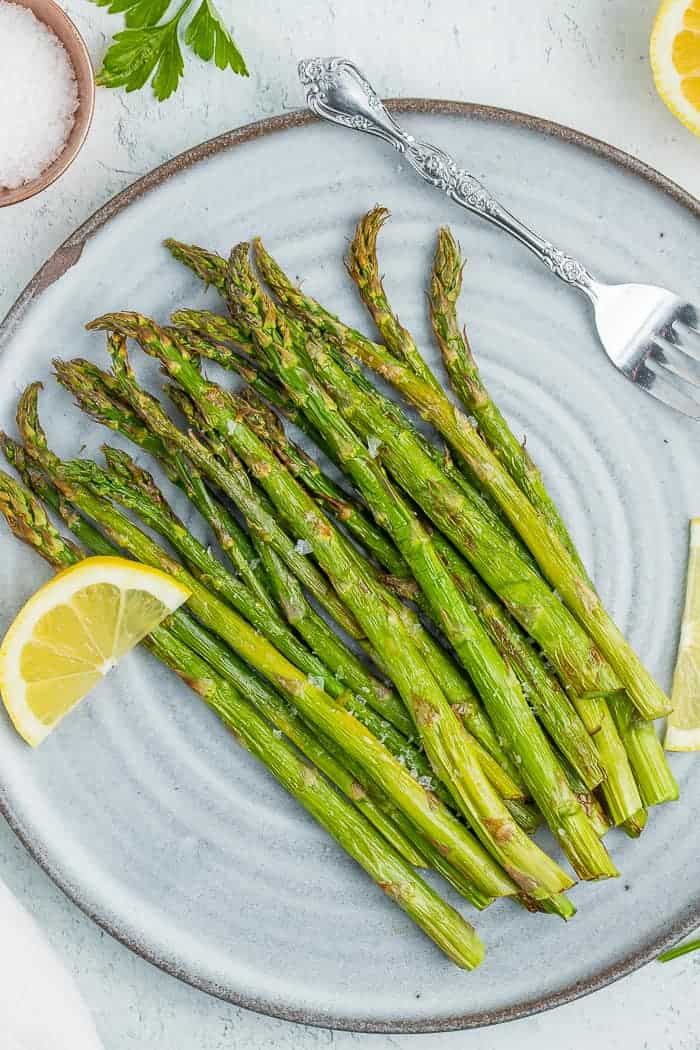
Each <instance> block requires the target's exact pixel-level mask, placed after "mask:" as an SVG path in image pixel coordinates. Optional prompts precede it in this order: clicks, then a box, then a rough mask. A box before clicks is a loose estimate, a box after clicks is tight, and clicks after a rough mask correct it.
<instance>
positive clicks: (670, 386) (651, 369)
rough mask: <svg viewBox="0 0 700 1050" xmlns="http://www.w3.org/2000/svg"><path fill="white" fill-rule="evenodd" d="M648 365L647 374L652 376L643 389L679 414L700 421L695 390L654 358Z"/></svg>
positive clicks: (650, 359)
mask: <svg viewBox="0 0 700 1050" xmlns="http://www.w3.org/2000/svg"><path fill="white" fill-rule="evenodd" d="M646 365H647V374H648V373H651V375H649V377H648V382H647V383H646V384H645V385H644V387H643V388H642V389H644V390H646V392H647V394H651V396H652V397H655V398H657V400H659V401H663V402H664V404H666V405H670V407H671V408H675V409H676V411H677V412H682V413H683V415H685V416H690V418H691V419H700V400H699V399H698V398H696V397H695V396H694V395H695V388H694V387H692V386H689V385H688V384H687V383H686V382H685V381H684V380H683V379H680V378H679V377H678V376H676V375H674V373H673V372H669V371H667V370H666V369H664V368H663V366H661V365H660V364H659V362H658V361H655V360H654V359H653V358H647V362H646ZM699 393H700V392H699Z"/></svg>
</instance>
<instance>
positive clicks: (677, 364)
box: [651, 335, 700, 386]
mask: <svg viewBox="0 0 700 1050" xmlns="http://www.w3.org/2000/svg"><path fill="white" fill-rule="evenodd" d="M698 350H700V346H698ZM651 356H652V359H653V360H654V361H656V362H657V363H658V364H660V365H661V366H662V367H663V368H665V369H667V370H668V371H669V372H673V374H674V375H677V376H678V377H679V378H680V379H684V380H685V381H686V382H688V383H692V384H693V385H694V386H700V361H698V360H697V358H695V357H694V356H691V354H690V353H689V352H688V348H687V345H686V344H685V343H682V342H678V343H671V342H669V340H668V339H664V337H663V336H661V335H656V336H654V347H653V349H652V351H651Z"/></svg>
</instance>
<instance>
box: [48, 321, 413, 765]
mask: <svg viewBox="0 0 700 1050" xmlns="http://www.w3.org/2000/svg"><path fill="white" fill-rule="evenodd" d="M122 341H123V337H118V338H117V337H115V338H114V339H113V340H112V343H111V345H112V349H113V351H114V353H115V354H118V353H119V350H120V347H121V343H122ZM54 367H55V371H56V375H57V378H58V379H59V382H60V383H61V384H62V385H63V386H65V387H66V389H68V390H70V391H71V393H73V394H74V395H75V397H76V400H77V402H78V404H79V406H80V407H81V408H82V409H83V410H84V411H86V412H88V413H89V414H90V415H91V416H92V417H93V418H95V419H97V420H99V421H100V422H101V423H104V424H105V425H106V426H108V427H110V428H111V429H113V430H116V431H117V432H118V433H121V434H123V435H124V436H125V437H127V438H129V439H130V440H132V441H134V442H135V443H136V444H138V445H139V446H140V447H141V448H143V449H145V450H146V451H149V452H150V453H151V454H152V455H154V456H155V457H156V458H157V460H158V461H159V462H160V463H161V465H162V466H163V467H164V469H165V471H166V473H167V475H168V477H169V479H170V480H171V481H173V482H174V483H175V484H179V486H180V487H181V488H182V489H183V491H184V492H185V493H186V494H187V496H188V497H189V498H190V499H191V500H192V502H193V503H194V505H195V506H196V507H197V509H198V510H199V511H200V513H201V514H202V515H203V516H204V518H205V520H206V521H207V522H208V524H209V525H210V526H211V528H212V530H213V531H214V533H215V535H216V537H217V539H218V541H219V543H220V544H221V546H222V548H223V550H224V552H225V553H226V554H227V556H228V557H229V558H230V559H231V561H232V564H233V566H234V568H235V569H236V570H239V566H241V565H244V566H245V567H246V568H247V570H248V571H247V572H246V575H245V581H246V583H248V584H249V586H250V579H251V576H252V578H253V579H254V580H255V582H256V584H257V586H258V588H259V587H260V583H259V580H258V577H257V575H256V574H255V573H254V572H252V570H251V567H250V562H251V560H252V551H246V549H245V548H246V547H248V546H249V541H248V538H247V536H246V534H245V533H244V532H243V530H242V529H241V528H240V526H239V525H238V523H237V522H236V520H235V518H233V517H232V515H231V514H230V513H229V511H228V510H227V509H226V508H225V507H224V506H223V504H222V503H221V502H220V501H219V500H217V499H214V498H213V496H212V495H211V493H210V492H209V490H208V489H207V487H206V485H205V484H204V482H203V479H202V476H201V474H200V473H199V472H198V471H197V470H196V468H195V467H194V466H193V465H192V463H191V461H190V460H188V461H187V462H186V464H183V462H182V453H181V452H178V451H177V450H175V451H174V452H172V451H171V445H172V442H171V443H170V445H168V443H167V442H166V441H164V440H163V439H162V438H160V437H158V436H157V435H156V434H155V433H154V432H153V430H149V429H148V428H147V427H146V426H145V425H144V423H143V422H142V420H141V419H140V418H139V417H138V416H137V415H136V414H135V413H134V412H133V411H132V410H131V408H130V407H129V406H128V405H127V404H126V403H124V402H123V401H121V400H120V398H119V397H117V396H116V394H117V391H116V390H115V388H114V383H115V380H114V377H113V376H110V375H109V374H108V373H105V372H102V371H101V370H100V369H98V368H96V367H95V366H94V365H92V364H90V362H86V361H80V360H75V361H69V362H65V361H58V360H56V361H54ZM120 389H121V392H122V393H123V389H124V387H123V384H122V386H121V388H120ZM183 407H184V406H183ZM160 416H163V413H162V412H161V413H160ZM167 423H168V424H169V426H170V428H171V429H170V430H169V431H168V433H169V434H170V437H171V438H172V436H173V435H177V434H178V432H177V430H176V428H175V427H174V426H173V425H172V424H170V421H167ZM183 440H185V442H186V439H183ZM184 447H186V444H185V446H184ZM200 452H201V449H200ZM209 458H210V457H209ZM263 592H264V595H265V600H266V601H268V596H267V592H266V591H264V589H263ZM306 607H307V608H308V609H309V610H310V613H313V610H311V607H310V606H309V605H308V603H306ZM331 608H333V607H331ZM307 626H309V627H310V628H311V627H312V626H313V627H314V628H315V630H310V632H309V636H308V637H306V638H305V640H306V641H307V643H308V644H309V645H311V648H312V650H314V651H316V652H317V653H318V655H319V656H320V657H321V659H322V660H324V662H327V661H326V659H325V658H326V657H333V656H334V653H335V656H336V657H337V659H336V661H335V663H334V664H332V665H331V664H329V666H330V667H331V670H332V671H333V672H334V673H335V674H336V676H338V677H340V680H341V681H342V682H344V683H346V684H347V685H349V686H350V687H351V688H352V689H354V690H355V692H356V693H358V694H359V695H360V697H362V698H363V699H366V700H368V701H369V702H370V704H372V705H373V707H374V709H375V710H376V711H378V713H379V714H381V715H382V716H383V717H385V718H387V719H388V720H389V721H390V722H391V723H392V725H395V726H396V727H397V728H398V729H399V730H400V731H401V732H402V733H404V734H406V735H408V736H410V735H411V734H412V733H413V723H412V722H411V720H410V718H409V716H408V714H407V712H406V710H405V708H404V707H403V704H402V703H401V702H400V701H399V700H398V698H397V697H396V696H395V694H393V693H392V692H391V691H390V690H387V689H386V688H385V687H384V686H383V685H382V684H381V683H380V682H378V681H377V680H376V679H374V678H373V677H372V676H371V675H369V674H368V673H367V672H366V671H365V669H364V667H363V665H362V664H361V663H360V662H359V661H357V660H356V659H355V658H354V656H353V654H352V653H350V651H349V650H348V649H347V648H346V647H345V646H341V649H340V650H338V645H339V644H340V643H338V642H337V639H336V636H335V635H334V634H333V632H332V631H331V630H330V628H328V627H327V626H326V624H325V622H324V621H323V620H322V619H321V618H320V617H318V616H317V615H316V614H313V619H312V618H311V616H310V617H309V620H308V621H307ZM324 638H325V640H326V641H327V643H328V644H327V648H326V649H325V654H324V655H322V654H321V652H320V649H318V648H315V647H317V646H319V645H322V644H323V640H324ZM331 640H332V643H331ZM331 644H333V645H334V646H335V649H331ZM309 673H312V674H316V675H323V676H325V675H326V674H327V672H326V671H325V670H324V669H322V668H320V667H316V668H312V669H311V670H310V671H309ZM387 736H388V739H389V740H390V741H392V743H393V741H394V740H395V739H396V738H393V737H392V736H391V734H389V733H388V732H387ZM398 739H399V740H400V739H401V738H398ZM405 743H406V742H405V741H403V743H402V744H399V743H393V746H394V747H395V748H398V749H399V751H400V753H403V748H404V745H405ZM419 767H420V763H419ZM427 772H428V771H427V769H425V770H421V774H423V773H425V774H427Z"/></svg>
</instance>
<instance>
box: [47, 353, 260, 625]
mask: <svg viewBox="0 0 700 1050" xmlns="http://www.w3.org/2000/svg"><path fill="white" fill-rule="evenodd" d="M123 342H124V340H123V337H122V336H120V335H118V334H116V333H110V334H109V335H108V337H107V345H108V348H109V349H110V350H112V351H113V352H115V353H116V352H117V350H118V348H119V347H120V345H121V344H123ZM53 366H54V372H55V374H56V378H57V379H58V381H59V383H61V385H62V386H64V387H65V388H66V389H67V390H68V391H69V392H70V393H72V394H73V395H74V396H75V399H76V401H77V403H78V405H79V407H80V408H82V409H83V411H85V412H87V413H88V414H89V415H90V416H92V417H93V418H94V419H96V420H98V421H99V422H100V423H102V424H104V425H105V426H107V427H109V428H110V429H111V430H114V431H116V432H117V433H120V434H122V435H123V436H124V437H126V438H127V439H128V440H130V441H132V442H133V443H134V444H136V445H138V446H139V447H140V448H142V449H143V450H144V451H145V452H148V453H149V454H150V455H151V456H153V457H154V459H156V460H157V461H158V462H159V463H160V465H161V467H162V468H163V470H164V471H165V474H166V476H167V477H168V480H169V481H171V482H172V483H173V484H174V485H177V486H178V487H179V488H181V489H182V490H183V491H184V492H185V493H186V494H187V496H188V498H189V499H190V501H191V502H192V504H193V505H194V506H195V507H196V509H197V510H198V511H199V513H200V514H201V515H202V517H203V518H204V520H205V521H207V522H208V523H209V524H210V525H212V517H214V518H215V520H216V523H217V530H218V531H217V539H218V540H219V543H220V544H221V547H222V549H223V551H224V553H225V555H226V557H227V558H228V560H229V561H230V563H231V565H232V567H233V569H234V571H235V572H236V574H237V575H239V576H240V577H241V578H242V580H243V581H244V583H246V584H247V586H248V587H249V589H250V590H251V591H252V592H253V594H255V595H256V596H257V597H258V598H259V599H260V601H262V602H265V603H266V604H268V605H270V601H269V597H268V595H267V592H266V590H265V588H264V587H263V586H262V585H261V583H260V580H259V578H258V576H257V574H256V573H255V572H254V570H253V569H252V568H251V565H250V561H251V558H252V552H250V551H249V549H248V548H249V547H250V544H249V541H248V538H247V536H246V534H245V532H244V531H243V529H242V528H241V527H240V525H239V524H238V522H237V521H236V519H235V518H234V517H233V515H231V514H230V513H229V512H228V510H227V509H226V508H225V507H223V506H222V505H221V504H220V503H216V502H215V501H214V500H213V498H212V496H211V494H210V493H209V491H208V489H207V488H206V486H205V485H204V482H203V480H202V475H201V474H200V473H199V472H198V471H197V470H196V468H195V467H194V466H193V465H192V464H191V463H189V462H185V460H184V459H183V457H182V454H181V453H180V452H178V451H177V450H176V451H174V452H173V451H172V450H169V449H168V448H167V447H166V445H165V444H164V443H163V441H162V440H161V439H160V438H159V437H158V436H157V435H155V434H153V433H152V432H151V431H149V430H148V429H147V428H146V427H145V426H144V424H143V423H142V421H141V419H140V418H139V417H138V416H137V415H136V414H135V413H134V412H132V410H131V408H130V407H129V406H128V405H127V404H126V403H125V402H124V401H123V400H122V399H121V397H120V394H119V384H118V382H117V380H115V378H114V376H112V375H110V374H109V373H108V372H104V371H103V370H102V369H100V368H98V367H97V366H96V365H93V364H92V362H90V361H85V360H81V359H79V358H76V359H75V360H73V361H61V360H60V359H59V358H55V359H54V361H53Z"/></svg>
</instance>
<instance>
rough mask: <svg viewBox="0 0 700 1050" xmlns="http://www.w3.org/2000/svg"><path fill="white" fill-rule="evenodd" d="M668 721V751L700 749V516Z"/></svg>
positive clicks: (693, 532) (693, 534)
mask: <svg viewBox="0 0 700 1050" xmlns="http://www.w3.org/2000/svg"><path fill="white" fill-rule="evenodd" d="M671 703H672V704H673V711H672V712H671V714H670V715H669V716H668V720H667V722H666V739H665V740H664V747H665V748H666V750H667V751H700V518H693V519H692V521H691V522H690V550H689V553H688V579H687V581H686V589H685V608H684V609H683V619H682V621H681V637H680V641H679V643H678V655H677V657H676V669H675V671H674V672H673V690H672V692H671Z"/></svg>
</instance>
